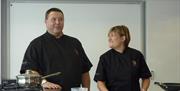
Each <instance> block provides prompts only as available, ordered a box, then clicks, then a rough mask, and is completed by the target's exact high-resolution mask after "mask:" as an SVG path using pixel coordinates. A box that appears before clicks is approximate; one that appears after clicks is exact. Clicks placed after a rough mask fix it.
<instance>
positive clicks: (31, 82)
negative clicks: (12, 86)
mask: <svg viewBox="0 0 180 91" xmlns="http://www.w3.org/2000/svg"><path fill="white" fill-rule="evenodd" d="M60 74H61V72H56V73H53V74H49V75H46V76H41V75H39V74H35V73H24V74H20V75H17V76H16V82H17V84H18V86H20V87H27V88H28V87H38V86H40V85H41V82H42V80H43V79H45V78H48V77H52V76H57V75H60Z"/></svg>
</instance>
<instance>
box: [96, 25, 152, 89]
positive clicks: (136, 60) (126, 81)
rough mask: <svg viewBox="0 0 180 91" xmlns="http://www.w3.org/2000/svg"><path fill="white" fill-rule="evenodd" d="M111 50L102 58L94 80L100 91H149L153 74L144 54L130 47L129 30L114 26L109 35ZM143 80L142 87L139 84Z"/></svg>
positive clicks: (122, 26) (121, 26)
mask: <svg viewBox="0 0 180 91" xmlns="http://www.w3.org/2000/svg"><path fill="white" fill-rule="evenodd" d="M108 37H109V40H108V41H109V47H110V48H111V49H110V50H108V51H107V52H105V53H104V54H102V55H101V56H100V60H99V63H98V67H97V70H96V74H95V77H94V80H95V81H96V82H97V84H98V88H99V90H100V91H147V89H148V87H149V84H150V77H151V73H150V71H149V68H148V66H147V64H146V62H145V59H144V56H143V54H142V53H141V52H140V51H138V50H136V49H133V48H130V47H128V45H129V42H130V34H129V29H128V28H127V27H126V26H124V25H120V26H114V27H112V28H111V30H110V31H109V34H108ZM139 79H142V85H141V86H140V84H139Z"/></svg>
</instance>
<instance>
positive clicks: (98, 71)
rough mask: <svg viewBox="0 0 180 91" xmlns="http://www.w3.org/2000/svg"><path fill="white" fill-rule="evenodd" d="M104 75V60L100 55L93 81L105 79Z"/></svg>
mask: <svg viewBox="0 0 180 91" xmlns="http://www.w3.org/2000/svg"><path fill="white" fill-rule="evenodd" d="M105 79H106V76H105V65H104V60H103V58H102V57H100V60H99V63H98V66H97V69H96V73H95V76H94V81H96V82H97V81H105Z"/></svg>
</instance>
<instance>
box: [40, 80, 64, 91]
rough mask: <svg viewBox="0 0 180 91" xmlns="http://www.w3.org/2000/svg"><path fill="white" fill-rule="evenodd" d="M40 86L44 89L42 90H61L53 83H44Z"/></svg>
mask: <svg viewBox="0 0 180 91" xmlns="http://www.w3.org/2000/svg"><path fill="white" fill-rule="evenodd" d="M41 86H42V87H43V88H44V89H60V90H61V89H62V87H61V86H60V85H58V84H54V83H51V82H48V81H46V82H45V83H43V84H41Z"/></svg>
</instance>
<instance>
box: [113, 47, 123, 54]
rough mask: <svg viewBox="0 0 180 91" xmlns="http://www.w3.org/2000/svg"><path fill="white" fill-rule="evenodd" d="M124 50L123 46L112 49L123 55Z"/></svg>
mask: <svg viewBox="0 0 180 91" xmlns="http://www.w3.org/2000/svg"><path fill="white" fill-rule="evenodd" d="M125 48H126V47H125V46H119V47H116V48H114V50H116V51H117V52H119V53H123V52H124V50H125Z"/></svg>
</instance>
